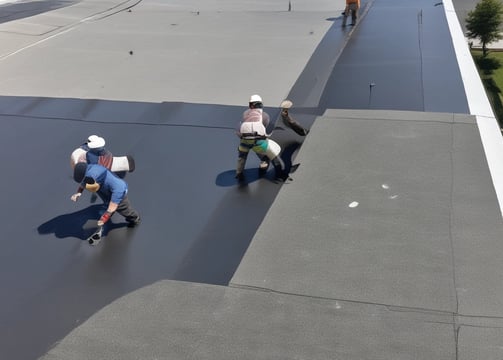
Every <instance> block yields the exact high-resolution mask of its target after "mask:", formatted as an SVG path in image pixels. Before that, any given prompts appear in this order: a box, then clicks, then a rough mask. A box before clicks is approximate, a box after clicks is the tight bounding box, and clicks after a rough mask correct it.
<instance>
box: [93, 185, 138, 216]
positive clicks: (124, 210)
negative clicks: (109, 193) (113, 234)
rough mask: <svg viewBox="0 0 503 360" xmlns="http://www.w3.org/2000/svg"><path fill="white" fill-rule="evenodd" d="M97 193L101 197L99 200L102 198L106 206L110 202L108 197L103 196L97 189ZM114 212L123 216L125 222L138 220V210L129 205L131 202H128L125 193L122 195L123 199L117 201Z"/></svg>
mask: <svg viewBox="0 0 503 360" xmlns="http://www.w3.org/2000/svg"><path fill="white" fill-rule="evenodd" d="M98 195H99V197H100V198H101V200H103V202H104V203H105V205H107V206H108V204H109V203H110V199H109V198H107V197H105V196H104V195H103V194H102V193H100V192H99V191H98ZM116 212H117V213H119V214H120V215H122V216H124V218H125V219H126V221H127V222H131V221H135V220H138V218H139V217H140V215H139V214H138V212H137V211H136V210H135V209H133V207H132V206H131V203H130V202H129V198H128V197H127V195H124V199H122V201H121V202H120V203H119V206H118V207H117V210H116Z"/></svg>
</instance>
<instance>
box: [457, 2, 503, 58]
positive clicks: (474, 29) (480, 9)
mask: <svg viewBox="0 0 503 360" xmlns="http://www.w3.org/2000/svg"><path fill="white" fill-rule="evenodd" d="M502 19H503V3H502V2H501V0H481V1H480V2H479V3H477V5H476V6H475V9H474V10H472V11H470V12H468V16H467V18H466V20H465V21H466V29H467V30H468V31H467V34H466V35H467V36H468V38H470V39H478V40H479V41H480V43H481V44H482V52H483V55H484V56H485V55H486V54H487V45H488V44H490V43H492V42H494V41H497V40H501V39H503V36H502V34H501V30H500V28H501V23H502Z"/></svg>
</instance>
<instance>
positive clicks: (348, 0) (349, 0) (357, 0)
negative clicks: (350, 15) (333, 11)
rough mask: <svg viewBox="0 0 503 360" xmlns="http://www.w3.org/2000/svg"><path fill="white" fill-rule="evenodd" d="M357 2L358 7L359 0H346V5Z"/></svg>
mask: <svg viewBox="0 0 503 360" xmlns="http://www.w3.org/2000/svg"><path fill="white" fill-rule="evenodd" d="M349 4H357V5H358V7H360V0H346V5H349Z"/></svg>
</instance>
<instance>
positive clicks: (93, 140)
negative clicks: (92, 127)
mask: <svg viewBox="0 0 503 360" xmlns="http://www.w3.org/2000/svg"><path fill="white" fill-rule="evenodd" d="M87 146H88V147H89V149H97V148H101V147H104V146H105V139H103V138H102V137H100V136H98V135H91V136H89V137H88V138H87Z"/></svg>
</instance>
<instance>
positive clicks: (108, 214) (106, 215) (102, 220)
mask: <svg viewBox="0 0 503 360" xmlns="http://www.w3.org/2000/svg"><path fill="white" fill-rule="evenodd" d="M111 217H112V213H111V212H109V211H105V213H104V214H103V215H101V217H100V219H99V220H98V226H103V225H105V223H106V222H107V221H108V220H110V218H111Z"/></svg>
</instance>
